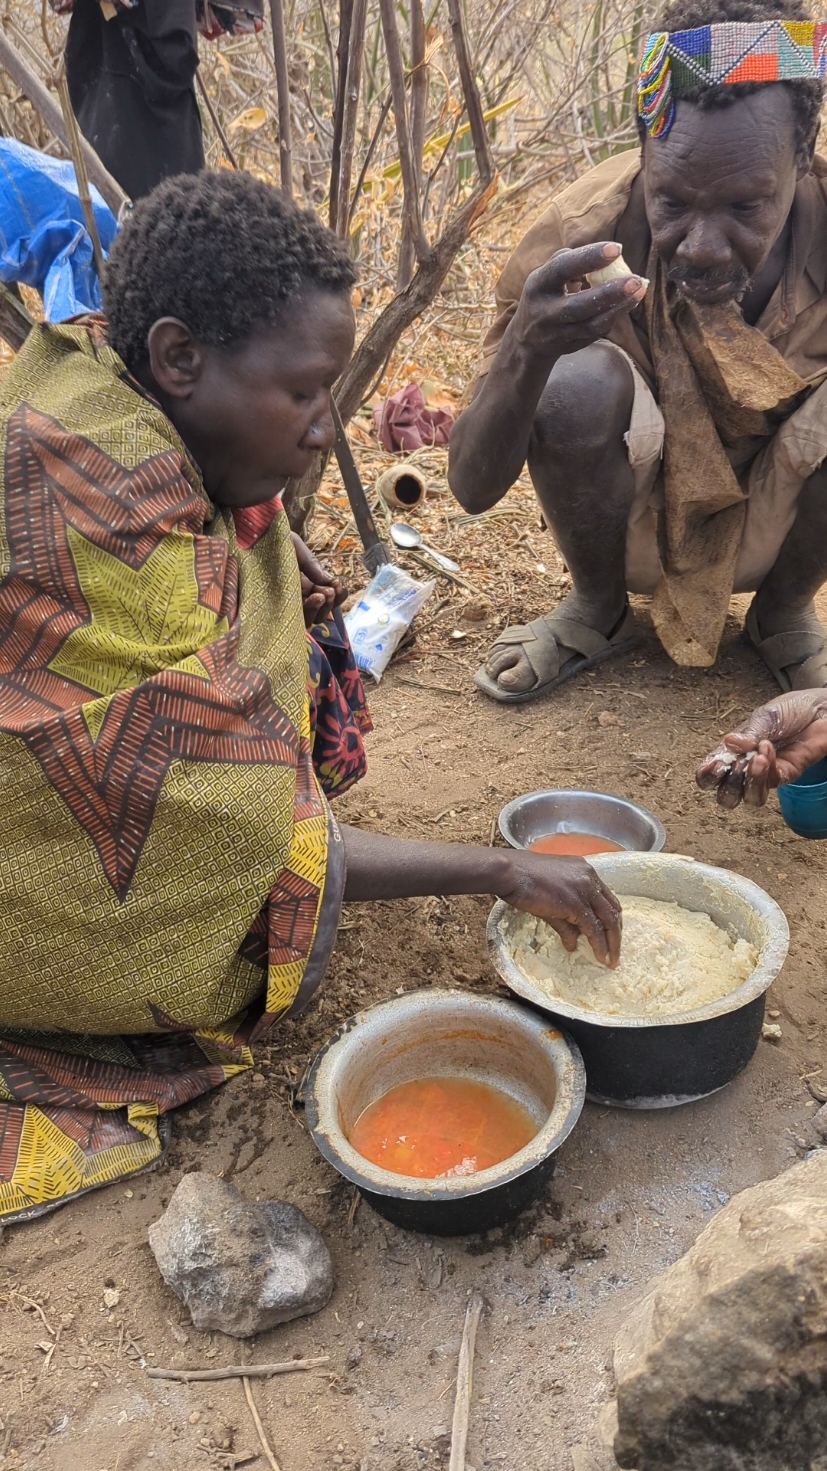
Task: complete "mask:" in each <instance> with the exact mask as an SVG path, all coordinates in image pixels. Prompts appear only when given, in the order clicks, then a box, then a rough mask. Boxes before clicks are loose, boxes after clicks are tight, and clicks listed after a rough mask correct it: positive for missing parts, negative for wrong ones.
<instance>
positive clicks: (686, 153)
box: [643, 86, 806, 306]
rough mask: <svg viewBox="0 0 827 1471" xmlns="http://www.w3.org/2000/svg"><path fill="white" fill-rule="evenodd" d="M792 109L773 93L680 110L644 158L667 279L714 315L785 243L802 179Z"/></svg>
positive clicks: (781, 93) (649, 208)
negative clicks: (781, 238)
mask: <svg viewBox="0 0 827 1471" xmlns="http://www.w3.org/2000/svg"><path fill="white" fill-rule="evenodd" d="M801 162H802V161H801V160H797V159H796V151H795V131H794V126H793V108H792V103H791V99H790V96H789V93H788V91H787V89H786V88H785V87H780V86H776V87H773V86H769V87H765V88H762V89H761V90H760V91H758V92H754V93H752V94H751V95H750V96H748V97H742V98H739V99H738V100H737V101H735V102H733V103H732V104H731V105H730V106H729V107H714V108H709V109H706V110H702V109H701V108H699V107H696V106H695V105H694V104H693V103H691V102H678V104H677V108H676V114H675V122H674V125H673V127H672V130H671V132H669V133H668V134H667V136H666V137H665V138H647V140H646V144H645V147H644V150H643V177H644V187H645V192H646V214H647V216H648V220H649V228H650V230H651V232H652V242H653V244H654V246H655V249H656V250H657V252H658V255H659V256H660V258H661V260H662V261H663V263H664V265H665V266H666V270H667V276H668V279H669V280H670V281H671V282H672V283H673V284H674V285H675V286H676V287H677V289H678V291H679V292H680V294H681V295H682V296H685V297H688V298H689V299H690V300H691V301H695V302H698V303H699V304H700V305H704V306H712V305H717V304H719V303H721V302H725V301H733V300H738V299H740V298H741V297H742V296H743V295H744V292H745V291H746V290H747V287H748V286H749V284H750V282H751V281H752V280H753V279H754V277H755V276H756V275H757V273H758V271H759V270H760V269H761V266H762V265H763V264H764V262H765V260H766V259H767V256H768V255H769V253H770V251H771V250H772V247H773V246H774V245H775V243H776V241H777V240H778V238H779V236H780V234H781V232H782V230H783V228H784V225H785V223H786V221H787V218H788V215H789V212H790V209H791V207H792V202H793V195H794V193H795V186H796V182H797V179H798V177H799V176H800V173H803V172H804V171H805V169H806V162H805V163H804V164H803V167H802V168H801V169H800V170H799V168H798V166H797V165H798V164H800V163H801Z"/></svg>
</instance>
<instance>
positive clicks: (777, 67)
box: [638, 20, 827, 138]
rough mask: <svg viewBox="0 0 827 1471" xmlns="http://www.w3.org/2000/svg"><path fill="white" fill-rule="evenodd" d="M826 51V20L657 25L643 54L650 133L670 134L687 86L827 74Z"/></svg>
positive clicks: (642, 95)
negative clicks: (692, 27)
mask: <svg viewBox="0 0 827 1471" xmlns="http://www.w3.org/2000/svg"><path fill="white" fill-rule="evenodd" d="M826 57H827V23H825V22H824V21H812V20H769V21H727V22H725V23H724V24H722V25H712V26H698V27H697V29H696V30H692V31H653V32H652V33H651V35H649V36H648V37H647V39H646V41H645V42H644V46H643V51H642V54H641V62H640V75H639V78H638V112H639V113H640V116H641V118H642V119H643V122H644V124H645V127H646V131H647V133H648V134H649V136H650V137H651V138H665V137H666V134H667V133H668V132H669V130H670V128H671V127H672V124H673V122H674V121H675V101H676V99H677V98H678V97H680V96H681V93H682V92H686V91H688V90H690V89H691V88H692V87H716V86H721V85H726V86H736V85H737V84H738V83H740V82H789V81H799V80H801V79H802V78H810V79H813V78H816V79H818V78H823V76H824V68H825V58H826Z"/></svg>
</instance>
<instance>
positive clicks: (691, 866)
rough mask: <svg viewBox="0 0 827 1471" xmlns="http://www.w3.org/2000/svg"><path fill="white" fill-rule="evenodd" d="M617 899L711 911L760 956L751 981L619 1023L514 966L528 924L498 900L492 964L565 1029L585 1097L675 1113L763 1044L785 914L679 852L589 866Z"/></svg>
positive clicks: (785, 933)
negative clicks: (697, 1003) (691, 1005)
mask: <svg viewBox="0 0 827 1471" xmlns="http://www.w3.org/2000/svg"><path fill="white" fill-rule="evenodd" d="M589 862H590V864H591V865H592V867H593V868H595V869H596V871H597V872H598V873H599V875H600V877H601V878H602V879H603V881H604V883H606V884H608V885H609V887H610V888H612V889H614V891H615V893H616V894H618V895H619V897H620V898H621V900H622V898H623V895H624V894H640V895H642V896H644V897H645V898H649V899H662V900H664V901H672V902H674V903H676V904H682V905H684V907H685V908H686V909H693V910H696V911H701V912H705V913H706V914H708V915H709V916H710V918H711V919H712V920H714V922H715V923H716V924H718V925H721V926H722V928H723V929H725V930H728V931H729V932H730V933H734V934H736V935H740V936H743V938H744V939H746V940H749V942H750V944H752V945H754V946H755V948H756V949H757V951H758V965H757V966H756V968H755V970H754V971H753V972H752V975H751V976H749V978H748V979H747V980H746V981H744V983H743V985H741V986H739V987H738V989H737V990H736V991H733V992H732V993H731V994H730V995H729V996H724V997H722V998H721V999H720V1000H719V1001H713V1002H710V1004H709V1005H708V1006H702V1007H698V1008H697V1009H696V1010H694V1011H686V1012H680V1013H676V1014H675V1015H674V1016H667V1017H658V1018H657V1020H650V1019H649V1018H647V1017H639V1016H635V1017H622V1016H609V1015H601V1014H600V1013H599V1012H594V1011H586V1010H583V1009H581V1008H579V1007H576V1006H573V1005H571V1004H570V1003H569V1002H565V1001H557V1000H555V999H554V998H553V997H549V996H547V995H546V994H545V992H544V991H541V990H540V989H539V987H538V986H537V985H536V984H535V983H534V982H533V981H531V980H530V979H529V978H528V976H526V975H524V974H523V972H522V971H521V970H520V969H519V967H518V966H517V965H516V964H515V961H514V958H513V954H512V943H513V935H514V930H515V926H516V925H517V924H519V922H520V920H521V918H522V916H521V915H520V914H518V913H517V911H516V910H514V909H511V908H510V907H509V906H508V905H507V904H505V903H504V902H503V901H502V900H500V901H499V902H498V903H497V904H495V905H494V908H493V909H492V911H491V914H490V916H489V920H488V944H489V949H490V951H491V955H492V959H493V962H494V965H495V967H496V969H497V971H498V972H499V974H500V975H501V976H502V978H503V980H504V981H505V982H506V984H507V985H508V986H509V987H510V988H511V990H512V991H515V992H516V994H517V995H518V996H522V997H524V999H525V1000H526V1001H530V1002H531V1004H532V1006H536V1007H537V1008H538V1009H540V1010H541V1011H542V1012H543V1013H544V1014H545V1015H547V1016H550V1017H552V1018H553V1020H554V1021H555V1022H556V1023H557V1024H558V1026H564V1027H565V1028H566V1030H567V1031H568V1032H569V1033H570V1034H571V1036H572V1037H573V1038H574V1040H575V1042H576V1043H577V1045H578V1047H579V1048H580V1051H581V1052H582V1054H583V1061H584V1062H585V1064H586V1087H587V1094H586V1096H587V1097H588V1098H590V1099H592V1101H593V1102H595V1103H608V1104H612V1105H614V1106H616V1107H618V1108H671V1107H673V1106H674V1105H675V1104H679V1103H691V1102H693V1101H694V1100H695V1099H698V1098H705V1097H706V1096H707V1095H708V1094H710V1093H716V1092H717V1091H718V1089H719V1088H723V1087H725V1086H726V1084H727V1083H730V1082H731V1081H732V1079H733V1078H735V1077H737V1075H738V1073H740V1072H741V1071H742V1070H743V1068H745V1067H746V1065H747V1063H748V1062H749V1061H750V1059H751V1058H752V1056H753V1054H754V1052H755V1049H756V1047H757V1046H758V1042H759V1040H760V1037H761V1025H762V1022H763V1020H764V1004H765V996H766V992H767V990H768V988H769V986H770V985H771V984H772V982H773V981H774V980H775V977H776V976H777V975H778V972H779V971H780V970H781V967H782V965H783V964H784V961H785V959H786V956H787V950H788V948H789V941H790V931H789V926H788V924H787V920H786V917H785V915H784V912H783V910H782V909H781V908H780V907H779V905H778V904H776V902H775V900H774V899H771V898H770V896H769V894H766V893H765V892H764V890H763V889H760V888H759V887H758V885H757V884H754V883H752V882H751V881H750V879H747V878H743V877H742V875H741V874H737V873H730V872H729V871H728V870H727V869H724V868H712V867H710V866H709V865H708V864H705V863H696V862H694V861H693V860H692V859H691V858H682V857H679V856H678V855H676V854H672V853H601V854H598V855H596V856H595V857H594V858H590V859H589Z"/></svg>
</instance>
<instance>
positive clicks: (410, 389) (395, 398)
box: [373, 383, 454, 454]
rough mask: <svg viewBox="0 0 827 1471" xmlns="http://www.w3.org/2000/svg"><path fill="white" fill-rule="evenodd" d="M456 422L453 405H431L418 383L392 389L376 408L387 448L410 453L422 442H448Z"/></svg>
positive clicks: (376, 426)
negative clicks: (446, 406) (448, 407)
mask: <svg viewBox="0 0 827 1471" xmlns="http://www.w3.org/2000/svg"><path fill="white" fill-rule="evenodd" d="M453 423H454V416H453V414H452V413H451V410H450V409H429V408H427V406H426V404H425V396H424V394H423V392H422V389H421V388H420V387H419V384H418V383H409V384H408V386H407V388H400V389H399V392H398V393H392V394H391V396H390V398H386V399H385V402H384V403H381V404H377V406H376V408H375V409H374V411H373V427H374V430H375V431H376V434H377V435H378V437H379V439H380V441H381V443H382V445H383V446H384V448H385V449H387V450H391V451H394V450H404V451H405V453H406V454H411V453H412V452H413V451H414V450H415V449H422V447H423V445H432V444H447V443H448V435H449V434H450V433H451V428H452V426H453Z"/></svg>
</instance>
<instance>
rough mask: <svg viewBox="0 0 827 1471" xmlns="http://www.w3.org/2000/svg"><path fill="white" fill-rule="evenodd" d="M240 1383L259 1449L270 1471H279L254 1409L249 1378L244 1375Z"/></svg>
mask: <svg viewBox="0 0 827 1471" xmlns="http://www.w3.org/2000/svg"><path fill="white" fill-rule="evenodd" d="M241 1382H242V1384H243V1385H244V1395H245V1398H246V1400H247V1403H248V1405H249V1406H250V1414H251V1415H252V1417H253V1424H254V1425H255V1427H256V1430H257V1431H258V1438H259V1440H260V1441H261V1449H262V1450H263V1451H264V1454H265V1456H266V1457H267V1459H268V1461H269V1462H270V1465H271V1467H272V1471H281V1467H280V1465H279V1463H278V1461H277V1460H276V1458H275V1456H274V1455H273V1452H272V1450H271V1448H270V1443H269V1441H268V1439H267V1436H266V1435H265V1433H264V1426H263V1425H262V1423H261V1416H260V1415H259V1412H258V1410H257V1409H256V1402H255V1400H254V1399H253V1389H252V1385H251V1384H250V1380H249V1378H248V1377H247V1375H246V1374H245V1375H244V1376H243V1378H242V1380H241Z"/></svg>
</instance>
